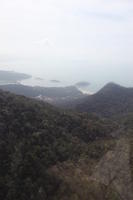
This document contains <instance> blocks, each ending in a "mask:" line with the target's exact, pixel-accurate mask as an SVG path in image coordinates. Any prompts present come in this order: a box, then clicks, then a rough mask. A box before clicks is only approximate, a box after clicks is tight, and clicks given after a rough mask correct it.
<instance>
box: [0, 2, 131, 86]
mask: <svg viewBox="0 0 133 200" xmlns="http://www.w3.org/2000/svg"><path fill="white" fill-rule="evenodd" d="M0 68H3V69H4V68H5V69H13V70H16V71H24V72H28V73H32V74H33V75H37V76H43V77H47V78H58V79H62V80H63V79H66V80H70V82H73V81H79V80H88V81H90V82H95V83H96V82H97V83H104V82H108V81H116V82H119V83H121V84H126V85H132V86H133V78H132V76H133V1H132V0H64V1H63V0H47V1H46V0H0ZM31 71H32V72H31Z"/></svg>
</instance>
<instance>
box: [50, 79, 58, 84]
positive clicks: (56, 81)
mask: <svg viewBox="0 0 133 200" xmlns="http://www.w3.org/2000/svg"><path fill="white" fill-rule="evenodd" d="M50 81H51V82H52V83H60V81H59V80H50Z"/></svg>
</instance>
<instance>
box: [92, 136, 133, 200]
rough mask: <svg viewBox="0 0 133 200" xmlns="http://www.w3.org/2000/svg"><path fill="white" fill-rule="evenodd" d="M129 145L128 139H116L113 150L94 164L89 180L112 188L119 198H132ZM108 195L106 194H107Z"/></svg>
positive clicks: (131, 199)
mask: <svg viewBox="0 0 133 200" xmlns="http://www.w3.org/2000/svg"><path fill="white" fill-rule="evenodd" d="M129 160H130V145H129V141H128V139H125V138H121V139H119V140H118V141H117V145H116V147H115V149H114V150H112V151H108V152H107V153H106V155H105V156H104V157H103V158H102V159H101V160H100V162H99V163H98V165H97V166H96V168H95V170H94V173H93V175H92V176H91V180H92V181H95V182H98V183H101V184H103V185H105V186H106V189H107V190H108V188H113V189H112V190H114V191H116V193H117V195H118V196H119V199H123V200H133V187H132V178H131V170H130V163H129ZM107 195H108V194H107Z"/></svg>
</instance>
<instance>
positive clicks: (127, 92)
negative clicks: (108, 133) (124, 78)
mask: <svg viewBox="0 0 133 200" xmlns="http://www.w3.org/2000/svg"><path fill="white" fill-rule="evenodd" d="M76 109H77V110H78V111H82V112H90V113H92V112H93V113H97V114H99V115H101V116H104V117H110V116H115V115H117V116H118V115H123V114H127V113H129V112H133V88H126V87H122V86H120V85H117V84H115V83H108V84H107V85H105V86H104V87H103V88H102V89H101V90H100V91H99V92H97V93H96V94H94V95H90V96H88V97H86V98H84V99H83V100H82V101H81V102H79V103H78V104H77V105H76Z"/></svg>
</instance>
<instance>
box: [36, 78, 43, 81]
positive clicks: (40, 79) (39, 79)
mask: <svg viewBox="0 0 133 200" xmlns="http://www.w3.org/2000/svg"><path fill="white" fill-rule="evenodd" d="M35 79H36V80H38V81H43V80H44V79H43V78H40V77H36V78H35Z"/></svg>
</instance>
